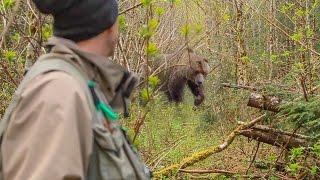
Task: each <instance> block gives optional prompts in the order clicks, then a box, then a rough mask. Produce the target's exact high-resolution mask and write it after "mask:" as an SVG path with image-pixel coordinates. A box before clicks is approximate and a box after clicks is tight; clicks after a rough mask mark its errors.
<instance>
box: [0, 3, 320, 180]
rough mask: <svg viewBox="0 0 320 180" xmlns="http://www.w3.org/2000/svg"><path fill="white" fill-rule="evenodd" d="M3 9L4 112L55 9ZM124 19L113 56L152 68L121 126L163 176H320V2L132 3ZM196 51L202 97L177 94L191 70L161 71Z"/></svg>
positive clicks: (187, 64)
mask: <svg viewBox="0 0 320 180" xmlns="http://www.w3.org/2000/svg"><path fill="white" fill-rule="evenodd" d="M0 17H1V20H0V21H1V24H0V29H1V35H0V58H1V60H0V70H1V76H0V84H1V89H0V104H1V106H0V119H1V116H3V114H4V112H5V110H6V108H7V106H8V104H9V103H10V101H11V98H12V95H13V94H14V92H15V90H16V88H17V86H18V85H19V83H20V81H21V80H22V78H23V76H24V72H25V71H26V70H27V69H29V68H30V67H31V66H32V64H33V63H34V62H35V61H36V59H37V57H39V56H40V55H41V54H43V53H45V52H46V50H45V48H44V44H45V42H46V41H47V39H48V38H49V37H50V36H51V35H52V27H51V22H52V17H50V16H46V15H43V14H41V13H40V12H38V11H37V9H36V8H35V7H34V5H33V3H32V1H31V0H25V1H22V0H0ZM118 22H119V33H120V36H119V40H118V44H117V47H116V53H115V55H114V57H113V58H112V60H113V61H115V62H117V63H119V64H121V65H122V66H124V67H125V68H126V69H127V70H129V71H132V72H134V73H136V74H138V75H139V76H140V83H139V85H138V87H137V89H136V91H135V93H134V95H133V97H132V103H131V106H130V111H131V114H130V117H129V118H123V119H121V123H122V124H123V126H125V127H126V128H127V129H128V132H129V136H130V139H131V140H132V141H133V143H134V145H135V146H136V148H137V149H138V150H139V152H140V153H141V158H142V159H143V160H144V162H145V163H146V164H147V165H148V167H149V168H150V169H151V170H152V171H153V178H154V179H274V180H276V179H320V141H319V140H320V108H319V107H320V94H319V93H320V76H319V70H320V1H319V0H278V1H277V0H121V1H119V17H118ZM166 55H169V56H168V57H167V56H166ZM164 56H166V58H165V59H166V60H168V63H160V62H161V59H164ZM181 59H184V61H183V60H182V61H181ZM192 59H197V60H199V59H200V60H201V62H202V63H203V64H208V66H209V67H210V68H209V69H208V70H209V71H207V72H206V73H204V74H205V75H204V76H201V78H202V77H203V78H204V81H201V83H202V84H201V89H200V91H201V93H200V94H201V95H193V93H194V92H192V91H190V90H189V89H188V85H189V87H190V84H188V85H186V87H185V91H184V92H181V93H183V94H182V97H173V99H175V98H178V99H179V101H182V102H179V103H174V102H171V101H169V100H168V98H167V96H166V94H165V93H164V92H163V91H162V89H163V86H164V85H167V84H165V81H166V80H168V81H169V84H170V81H171V80H172V81H173V82H174V83H176V81H179V80H176V79H175V78H177V77H178V76H180V75H181V73H180V74H178V75H177V74H169V78H162V77H161V74H163V72H168V73H170V72H171V73H172V72H174V71H173V70H177V69H184V68H191V66H192V65H191V64H192V63H193V62H191V61H192ZM197 62H198V61H197ZM199 63H200V62H199ZM182 75H185V76H188V75H186V74H182ZM201 78H200V79H201ZM201 80H203V79H201ZM174 85H175V84H174ZM191 86H192V85H191ZM178 89H179V87H178ZM191 89H192V88H191ZM180 90H181V91H182V90H183V89H180ZM197 90H199V89H197ZM173 93H174V92H173ZM169 96H170V95H169ZM171 98H172V97H171ZM199 98H200V99H199ZM201 98H204V100H203V99H201ZM169 99H170V98H169ZM202 100H203V102H202Z"/></svg>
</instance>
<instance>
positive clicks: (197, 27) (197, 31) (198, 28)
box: [193, 24, 203, 34]
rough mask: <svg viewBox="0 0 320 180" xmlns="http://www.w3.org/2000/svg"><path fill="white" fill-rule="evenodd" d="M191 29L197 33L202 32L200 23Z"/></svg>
mask: <svg viewBox="0 0 320 180" xmlns="http://www.w3.org/2000/svg"><path fill="white" fill-rule="evenodd" d="M193 29H194V32H195V33H196V34H199V33H201V32H202V30H203V26H202V25H201V24H196V25H194V26H193Z"/></svg>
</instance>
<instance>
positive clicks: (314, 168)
mask: <svg viewBox="0 0 320 180" xmlns="http://www.w3.org/2000/svg"><path fill="white" fill-rule="evenodd" d="M318 171H319V168H318V166H312V167H311V169H310V174H311V175H312V176H315V175H317V173H318Z"/></svg>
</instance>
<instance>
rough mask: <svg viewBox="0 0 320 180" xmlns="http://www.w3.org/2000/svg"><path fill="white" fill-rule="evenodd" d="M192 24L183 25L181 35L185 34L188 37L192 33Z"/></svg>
mask: <svg viewBox="0 0 320 180" xmlns="http://www.w3.org/2000/svg"><path fill="white" fill-rule="evenodd" d="M190 29H191V28H190V25H189V24H186V25H184V26H182V28H181V30H180V32H181V35H182V36H184V37H187V36H189V34H190Z"/></svg>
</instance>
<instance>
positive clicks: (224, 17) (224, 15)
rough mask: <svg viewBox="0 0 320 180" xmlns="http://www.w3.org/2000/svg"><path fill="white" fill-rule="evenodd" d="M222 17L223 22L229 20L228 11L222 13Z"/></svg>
mask: <svg viewBox="0 0 320 180" xmlns="http://www.w3.org/2000/svg"><path fill="white" fill-rule="evenodd" d="M222 19H223V21H224V22H227V21H230V19H231V16H230V14H228V13H225V14H223V16H222Z"/></svg>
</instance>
